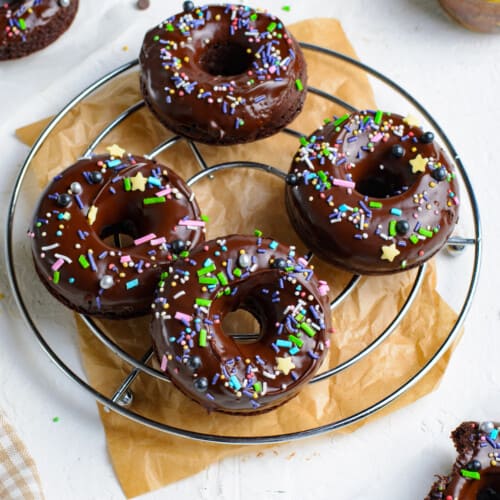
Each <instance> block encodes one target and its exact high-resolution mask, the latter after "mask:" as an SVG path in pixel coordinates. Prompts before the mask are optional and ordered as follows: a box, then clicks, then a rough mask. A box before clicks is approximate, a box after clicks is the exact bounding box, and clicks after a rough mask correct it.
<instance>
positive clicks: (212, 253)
mask: <svg viewBox="0 0 500 500" xmlns="http://www.w3.org/2000/svg"><path fill="white" fill-rule="evenodd" d="M242 255H243V257H242ZM245 260H246V262H245ZM207 278H208V279H207ZM210 283H212V284H210ZM327 293H328V286H327V285H326V283H325V282H318V281H317V279H316V278H315V277H314V275H313V271H312V270H311V268H310V267H308V266H307V262H306V261H304V260H303V259H298V258H297V256H296V255H295V250H294V248H293V247H286V246H284V245H281V244H278V243H277V242H275V241H272V240H270V239H263V238H261V237H258V236H257V237H256V236H241V235H232V236H227V237H225V238H224V239H219V240H213V241H209V242H206V243H205V244H202V245H199V246H198V247H197V248H196V249H194V250H193V251H192V252H191V253H190V255H189V257H188V258H186V259H185V261H184V262H181V261H177V262H176V263H175V264H174V265H173V266H172V267H171V268H170V269H169V270H168V277H165V279H164V281H163V282H162V283H161V284H160V288H159V291H158V296H157V298H156V300H155V302H154V304H153V312H154V318H153V321H152V325H151V332H152V336H153V341H154V342H153V343H154V346H155V349H156V354H157V357H158V360H159V362H160V364H161V368H162V370H163V371H165V372H166V373H168V375H169V376H170V378H171V379H172V381H173V383H174V384H175V385H176V386H177V387H178V388H180V389H181V390H182V391H183V392H184V393H185V394H186V395H188V396H189V397H190V398H192V399H194V400H195V401H197V402H199V403H200V404H201V405H203V406H204V407H206V408H207V409H209V410H218V411H223V412H228V413H238V414H251V413H260V412H263V411H267V410H270V409H272V408H274V407H276V406H278V405H281V404H283V403H284V402H285V401H287V400H288V399H290V398H291V397H293V396H294V395H295V394H296V393H297V391H298V390H299V388H300V387H301V386H302V385H303V384H304V383H305V382H307V381H308V380H309V379H310V378H311V377H312V376H313V375H314V373H315V372H316V370H317V368H318V367H319V366H320V364H321V362H322V360H323V357H324V354H325V349H326V347H327V345H328V338H327V336H328V333H329V330H330V313H329V306H328V297H327ZM200 299H202V300H201V301H200ZM205 300H208V302H205ZM237 309H245V310H247V311H248V312H250V313H252V314H253V315H254V316H255V318H256V319H257V320H258V322H259V324H260V328H261V332H260V336H259V339H258V340H257V341H256V342H254V343H238V342H236V341H234V340H233V339H232V338H231V336H230V335H227V334H226V333H225V332H224V331H223V329H222V325H221V324H222V321H223V319H224V317H225V316H226V314H228V313H229V312H232V311H235V310H237ZM294 311H295V312H294ZM304 325H306V326H304ZM290 335H291V337H290ZM205 336H206V341H204V337H205ZM283 342H284V344H283ZM285 358H286V359H285ZM283 362H285V363H287V362H288V363H290V362H291V363H292V364H293V369H291V371H290V372H289V373H285V372H288V369H287V368H286V365H285V366H283V365H281V368H283V369H282V370H280V368H279V366H280V364H281V363H283ZM200 380H201V382H200Z"/></svg>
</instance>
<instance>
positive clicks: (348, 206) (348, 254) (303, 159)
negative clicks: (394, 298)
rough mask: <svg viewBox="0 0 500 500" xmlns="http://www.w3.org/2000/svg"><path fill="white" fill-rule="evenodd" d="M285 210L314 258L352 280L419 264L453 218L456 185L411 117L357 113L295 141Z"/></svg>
mask: <svg viewBox="0 0 500 500" xmlns="http://www.w3.org/2000/svg"><path fill="white" fill-rule="evenodd" d="M286 206H287V211H288V215H289V217H290V220H291V222H292V224H293V226H294V228H295V230H296V232H297V234H298V235H299V236H300V237H301V238H302V240H303V241H304V242H305V243H306V244H307V246H308V247H309V248H310V249H311V250H313V251H314V253H315V254H317V255H318V256H319V257H320V258H322V259H324V260H325V261H327V262H330V263H331V264H333V265H335V266H338V267H340V268H342V269H345V270H347V271H349V272H353V273H357V274H383V273H392V272H397V271H402V270H404V269H410V268H412V267H415V266H418V265H420V264H422V263H423V262H424V261H426V260H427V259H429V258H430V257H432V256H433V255H434V254H435V253H436V252H437V251H438V250H439V249H440V248H441V247H442V246H443V245H444V244H445V242H446V240H447V239H448V237H449V236H450V234H451V233H452V231H453V229H454V228H455V225H456V223H457V220H458V206H459V197H458V182H457V180H456V178H455V172H454V169H453V167H452V165H451V163H450V162H449V161H448V159H447V158H446V155H445V153H444V151H443V150H442V149H441V148H440V147H439V146H438V145H437V144H436V143H435V142H434V135H433V134H432V132H424V131H423V130H422V129H421V128H419V127H417V126H416V125H415V123H414V119H413V118H412V117H411V116H408V117H407V118H403V117H401V116H399V115H396V114H390V113H383V112H381V111H377V112H366V111H363V112H357V113H354V114H352V115H350V116H349V115H344V116H342V117H341V118H337V119H335V120H333V121H328V122H327V124H326V125H325V126H324V127H323V128H320V129H319V130H317V131H316V132H314V134H313V135H312V136H311V137H309V138H308V139H306V138H305V137H304V138H302V140H301V147H300V149H299V150H298V152H297V154H296V155H295V158H294V160H293V163H292V166H291V168H290V171H289V173H288V176H287V187H286Z"/></svg>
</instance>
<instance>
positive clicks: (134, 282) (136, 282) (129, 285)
mask: <svg viewBox="0 0 500 500" xmlns="http://www.w3.org/2000/svg"><path fill="white" fill-rule="evenodd" d="M125 286H126V288H127V290H130V289H132V288H135V287H136V286H139V280H138V279H137V278H135V279H133V280H130V281H127V283H126V284H125Z"/></svg>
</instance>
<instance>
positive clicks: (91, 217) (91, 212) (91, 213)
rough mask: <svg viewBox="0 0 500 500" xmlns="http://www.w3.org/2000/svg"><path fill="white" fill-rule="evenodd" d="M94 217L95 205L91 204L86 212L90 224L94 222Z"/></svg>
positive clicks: (95, 212) (95, 215)
mask: <svg viewBox="0 0 500 500" xmlns="http://www.w3.org/2000/svg"><path fill="white" fill-rule="evenodd" d="M96 217H97V207H96V206H95V205H92V206H91V207H90V208H89V211H88V212H87V219H88V221H89V224H90V225H92V224H93V223H94V222H95V219H96Z"/></svg>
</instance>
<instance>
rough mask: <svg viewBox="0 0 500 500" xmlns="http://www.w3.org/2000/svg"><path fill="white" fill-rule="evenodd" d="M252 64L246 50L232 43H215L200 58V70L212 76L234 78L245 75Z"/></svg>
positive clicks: (250, 56) (250, 55)
mask: <svg viewBox="0 0 500 500" xmlns="http://www.w3.org/2000/svg"><path fill="white" fill-rule="evenodd" d="M252 62H253V56H252V54H249V53H248V52H247V48H246V47H245V46H243V45H240V44H238V43H234V42H216V43H214V44H212V45H210V46H208V47H207V48H206V49H205V51H204V53H203V55H202V56H201V58H200V61H199V64H200V67H201V69H202V70H203V71H204V72H205V73H208V74H209V75H213V76H235V75H240V74H242V73H246V72H247V71H248V70H249V69H250V68H251V67H252Z"/></svg>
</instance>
